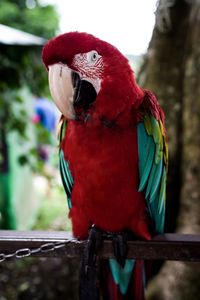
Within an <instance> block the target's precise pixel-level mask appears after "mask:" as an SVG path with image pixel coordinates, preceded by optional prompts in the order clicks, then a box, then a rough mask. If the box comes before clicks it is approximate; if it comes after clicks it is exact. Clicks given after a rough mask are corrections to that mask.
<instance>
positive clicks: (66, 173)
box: [59, 150, 73, 208]
mask: <svg viewBox="0 0 200 300" xmlns="http://www.w3.org/2000/svg"><path fill="white" fill-rule="evenodd" d="M59 160H60V174H61V179H62V183H63V186H64V189H65V192H66V194H67V202H68V206H69V208H71V207H72V203H71V193H72V188H73V178H72V175H71V172H70V170H69V164H68V162H67V161H66V160H65V158H64V153H63V151H62V150H60V155H59Z"/></svg>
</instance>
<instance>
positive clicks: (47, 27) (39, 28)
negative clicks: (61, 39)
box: [0, 0, 59, 39]
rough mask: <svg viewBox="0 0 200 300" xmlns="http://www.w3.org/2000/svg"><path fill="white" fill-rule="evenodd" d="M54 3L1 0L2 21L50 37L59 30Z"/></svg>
mask: <svg viewBox="0 0 200 300" xmlns="http://www.w3.org/2000/svg"><path fill="white" fill-rule="evenodd" d="M58 21H59V20H58V14H57V12H56V10H55V8H54V6H52V5H45V6H44V5H42V4H41V3H40V2H39V1H37V0H1V9H0V23H2V24H4V25H8V26H11V27H14V28H17V29H20V30H22V31H26V32H29V33H32V34H35V35H38V36H41V37H43V38H46V39H49V38H51V37H52V36H54V35H55V33H56V31H57V30H58Z"/></svg>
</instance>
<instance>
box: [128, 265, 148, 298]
mask: <svg viewBox="0 0 200 300" xmlns="http://www.w3.org/2000/svg"><path fill="white" fill-rule="evenodd" d="M145 285H146V277H145V268H144V261H143V260H137V261H136V264H135V267H134V273H133V281H132V294H131V295H132V299H135V300H145V296H144V289H145Z"/></svg>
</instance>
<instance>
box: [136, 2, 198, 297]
mask: <svg viewBox="0 0 200 300" xmlns="http://www.w3.org/2000/svg"><path fill="white" fill-rule="evenodd" d="M170 18H171V24H172V27H171V30H170V31H168V32H167V33H162V32H159V30H158V29H157V28H155V29H154V32H153V36H152V40H151V42H150V46H149V49H148V54H147V58H146V59H145V63H144V65H143V68H142V70H141V72H140V76H139V78H140V81H141V80H143V85H144V86H145V87H146V88H149V89H151V90H153V91H155V92H156V94H157V96H158V99H159V102H160V103H161V105H162V107H163V108H164V110H165V115H166V127H167V132H168V139H169V151H170V158H169V181H168V191H167V202H168V206H167V215H166V223H167V224H166V230H167V231H171V230H173V229H174V226H175V224H176V231H177V232H181V233H199V232H200V134H199V132H200V47H199V45H200V3H199V1H197V0H196V1H195V0H193V1H192V0H191V1H184V0H177V1H175V4H174V6H173V7H172V8H171V9H170ZM177 214H178V216H177V218H176V215H177ZM175 220H177V222H176V223H175ZM199 277H200V264H198V263H183V262H167V263H165V264H164V265H163V267H162V269H161V272H160V274H159V275H158V276H157V277H156V278H155V279H154V280H153V281H152V283H150V285H149V292H148V294H149V299H151V300H152V299H154V300H158V299H159V300H174V299H176V300H184V299H185V300H186V299H190V300H194V299H195V300H196V299H199V295H200V281H199Z"/></svg>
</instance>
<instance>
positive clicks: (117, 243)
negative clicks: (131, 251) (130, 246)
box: [113, 232, 127, 267]
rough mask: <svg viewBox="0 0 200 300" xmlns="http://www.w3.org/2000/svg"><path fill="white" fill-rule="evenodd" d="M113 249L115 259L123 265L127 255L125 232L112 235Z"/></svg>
mask: <svg viewBox="0 0 200 300" xmlns="http://www.w3.org/2000/svg"><path fill="white" fill-rule="evenodd" d="M113 250H114V256H115V258H116V261H117V262H118V263H119V264H120V265H121V266H122V267H124V265H125V261H126V257H127V234H126V233H125V232H120V233H116V234H114V235H113Z"/></svg>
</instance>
